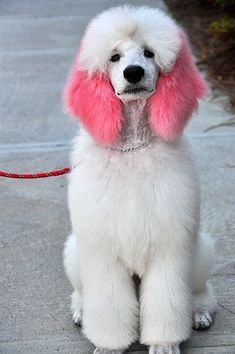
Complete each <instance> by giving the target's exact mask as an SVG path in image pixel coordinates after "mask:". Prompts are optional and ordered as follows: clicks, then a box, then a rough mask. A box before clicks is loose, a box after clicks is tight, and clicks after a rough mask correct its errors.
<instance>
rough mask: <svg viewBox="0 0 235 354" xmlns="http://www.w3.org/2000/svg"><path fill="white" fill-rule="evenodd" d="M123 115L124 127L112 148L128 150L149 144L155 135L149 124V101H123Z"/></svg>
mask: <svg viewBox="0 0 235 354" xmlns="http://www.w3.org/2000/svg"><path fill="white" fill-rule="evenodd" d="M122 115H123V118H122V129H121V132H120V134H119V138H118V141H117V142H116V143H115V144H113V145H112V146H111V148H112V149H114V150H121V151H123V152H126V151H134V150H138V149H141V148H143V147H145V146H147V145H148V144H149V143H150V141H151V140H152V138H153V136H154V133H153V131H152V130H151V128H150V126H149V119H148V110H147V101H146V100H143V99H142V100H133V101H127V102H123V105H122Z"/></svg>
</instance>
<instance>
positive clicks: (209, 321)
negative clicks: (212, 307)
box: [193, 310, 214, 331]
mask: <svg viewBox="0 0 235 354" xmlns="http://www.w3.org/2000/svg"><path fill="white" fill-rule="evenodd" d="M213 323H214V318H213V315H211V314H210V312H209V311H207V310H203V311H195V312H194V313H193V329H196V330H198V331H201V330H204V329H208V328H210V327H211V326H212V325H213Z"/></svg>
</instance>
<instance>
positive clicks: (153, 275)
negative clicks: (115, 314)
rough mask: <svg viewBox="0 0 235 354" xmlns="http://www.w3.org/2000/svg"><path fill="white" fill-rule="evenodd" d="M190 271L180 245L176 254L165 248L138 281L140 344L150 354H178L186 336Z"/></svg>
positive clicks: (189, 318)
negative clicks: (147, 346)
mask: <svg viewBox="0 0 235 354" xmlns="http://www.w3.org/2000/svg"><path fill="white" fill-rule="evenodd" d="M177 248H178V247H177ZM190 270H191V265H190V255H189V254H188V255H187V251H186V250H185V248H183V245H182V248H178V250H177V249H176V247H175V248H171V247H168V248H167V247H165V250H164V252H163V251H162V252H158V254H157V255H156V257H155V259H153V260H152V262H150V264H149V267H148V269H147V271H146V273H145V274H144V276H143V278H142V283H141V293H140V294H141V295H140V328H141V342H142V343H143V344H146V345H150V351H149V353H151V354H163V353H164V354H179V353H180V351H179V347H178V344H179V343H180V342H181V341H183V340H185V339H187V338H188V337H189V336H190V330H191V325H192V310H191V286H190Z"/></svg>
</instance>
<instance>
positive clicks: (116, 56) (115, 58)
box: [110, 54, 120, 63]
mask: <svg viewBox="0 0 235 354" xmlns="http://www.w3.org/2000/svg"><path fill="white" fill-rule="evenodd" d="M119 59H120V54H114V55H112V56H111V58H110V61H112V62H113V63H114V62H115V61H118V60H119Z"/></svg>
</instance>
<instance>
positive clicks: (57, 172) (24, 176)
mask: <svg viewBox="0 0 235 354" xmlns="http://www.w3.org/2000/svg"><path fill="white" fill-rule="evenodd" d="M70 171H71V169H70V168H69V167H65V168H62V169H60V170H52V171H47V172H37V173H12V172H6V171H0V177H6V178H19V179H32V178H47V177H56V176H61V175H65V174H66V173H69V172H70Z"/></svg>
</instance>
